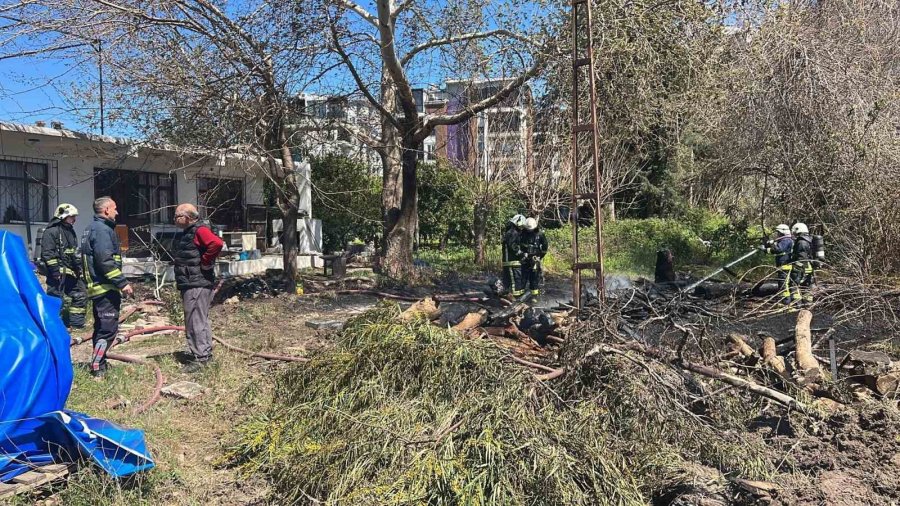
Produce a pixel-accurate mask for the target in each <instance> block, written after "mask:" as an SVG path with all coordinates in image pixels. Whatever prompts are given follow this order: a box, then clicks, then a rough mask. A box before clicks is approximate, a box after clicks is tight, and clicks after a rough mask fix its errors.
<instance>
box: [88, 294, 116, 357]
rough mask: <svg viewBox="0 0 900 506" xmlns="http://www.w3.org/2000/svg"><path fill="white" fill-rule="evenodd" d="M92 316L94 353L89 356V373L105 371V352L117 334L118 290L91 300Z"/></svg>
mask: <svg viewBox="0 0 900 506" xmlns="http://www.w3.org/2000/svg"><path fill="white" fill-rule="evenodd" d="M91 303H92V304H93V314H94V334H93V335H92V336H91V342H92V343H93V344H94V353H93V355H92V356H91V371H105V370H106V352H107V351H108V350H109V347H110V346H111V345H112V344H113V341H115V339H116V334H118V332H119V309H120V308H121V307H122V295H121V294H120V293H119V291H118V290H109V291H108V292H104V293H103V294H101V295H98V296H96V297H93V298H92V299H91Z"/></svg>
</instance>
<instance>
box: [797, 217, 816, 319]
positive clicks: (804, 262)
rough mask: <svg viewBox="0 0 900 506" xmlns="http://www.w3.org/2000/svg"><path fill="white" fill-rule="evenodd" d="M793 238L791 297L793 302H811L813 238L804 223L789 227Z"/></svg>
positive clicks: (814, 249) (813, 280) (813, 274)
mask: <svg viewBox="0 0 900 506" xmlns="http://www.w3.org/2000/svg"><path fill="white" fill-rule="evenodd" d="M791 233H792V234H793V236H794V247H793V249H792V250H791V263H792V264H793V265H792V267H791V297H792V298H793V299H794V300H802V301H803V302H812V300H813V299H812V288H813V286H815V272H814V269H813V262H814V261H815V260H816V248H815V247H814V245H813V236H812V235H810V233H809V227H807V226H806V224H805V223H800V222H797V223H794V226H793V227H791Z"/></svg>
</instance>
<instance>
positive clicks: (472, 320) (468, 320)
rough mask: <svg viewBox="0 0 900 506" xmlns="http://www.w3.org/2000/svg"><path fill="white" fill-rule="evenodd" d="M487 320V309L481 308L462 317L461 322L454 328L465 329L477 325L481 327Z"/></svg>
mask: <svg viewBox="0 0 900 506" xmlns="http://www.w3.org/2000/svg"><path fill="white" fill-rule="evenodd" d="M485 320H487V311H486V310H484V309H479V310H478V311H476V312H474V313H469V314H467V315H466V316H465V318H463V319H462V321H461V322H459V323H457V324H456V325H454V326H453V327H452V328H453V330H459V331H465V330H469V329H474V328H475V327H480V326H481V324H482V323H484V322H485Z"/></svg>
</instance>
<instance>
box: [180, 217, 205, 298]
mask: <svg viewBox="0 0 900 506" xmlns="http://www.w3.org/2000/svg"><path fill="white" fill-rule="evenodd" d="M199 227H200V224H199V223H194V224H193V225H191V226H189V227H188V228H186V229H184V230H183V231H182V232H179V233H178V234H176V235H175V285H176V286H177V287H178V289H179V290H186V289H188V288H206V287H211V286H213V285H214V284H215V274H214V273H213V270H212V269H208V270H203V269H201V268H200V257H202V256H203V253H204V251H203V250H201V249H200V248H198V247H197V245H195V244H194V236H195V235H197V228H199Z"/></svg>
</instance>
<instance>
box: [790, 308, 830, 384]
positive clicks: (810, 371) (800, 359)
mask: <svg viewBox="0 0 900 506" xmlns="http://www.w3.org/2000/svg"><path fill="white" fill-rule="evenodd" d="M810 323H812V313H811V312H810V311H809V310H806V309H801V310H800V311H799V312H798V313H797V326H796V328H795V333H794V343H795V349H796V351H795V358H796V360H797V371H798V373H799V374H800V378H799V379H800V382H801V383H802V384H804V385H812V384H815V383H816V382H818V381H821V380H822V378H824V375H823V374H822V369H821V368H820V367H819V361H818V360H816V357H815V355H813V352H812V331H811V330H810V328H809V324H810Z"/></svg>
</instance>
